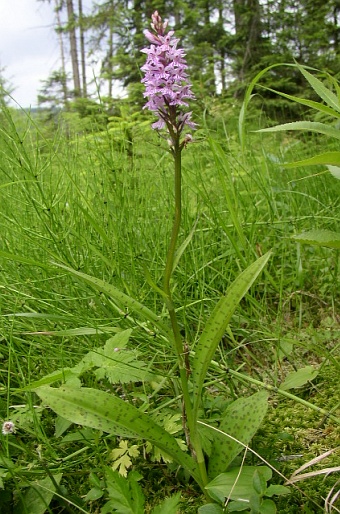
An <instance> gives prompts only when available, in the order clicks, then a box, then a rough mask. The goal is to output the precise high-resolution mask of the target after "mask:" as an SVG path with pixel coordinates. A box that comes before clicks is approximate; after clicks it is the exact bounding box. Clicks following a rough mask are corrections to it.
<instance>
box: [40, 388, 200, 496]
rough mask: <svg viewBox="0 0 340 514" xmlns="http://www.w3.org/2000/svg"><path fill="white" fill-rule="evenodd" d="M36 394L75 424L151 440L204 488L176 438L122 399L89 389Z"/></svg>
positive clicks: (57, 390) (45, 389)
mask: <svg viewBox="0 0 340 514" xmlns="http://www.w3.org/2000/svg"><path fill="white" fill-rule="evenodd" d="M35 392H36V393H37V395H38V396H39V397H40V398H41V400H42V401H43V402H44V403H45V404H46V405H48V406H49V407H50V408H51V409H52V410H54V412H56V413H57V414H58V415H59V416H62V417H63V418H65V419H67V420H69V421H72V423H77V424H79V425H84V426H87V427H91V428H95V429H97V430H102V431H103V432H108V433H112V434H116V435H120V436H122V437H134V438H136V439H145V440H147V441H150V443H152V444H153V445H154V446H157V447H158V448H160V449H161V450H163V451H164V452H166V453H167V454H168V455H171V457H172V458H173V460H174V461H176V462H177V463H178V464H180V465H181V466H183V467H184V468H185V469H186V470H187V471H188V472H189V473H190V475H191V476H192V477H193V478H194V479H195V480H196V482H197V483H198V484H199V485H200V486H201V487H203V484H202V482H201V480H200V475H199V472H198V467H197V464H196V462H195V461H194V460H193V458H192V457H190V455H188V454H187V453H185V452H183V451H182V450H181V449H180V447H179V446H178V443H177V441H176V439H175V438H174V437H173V436H172V435H170V434H169V433H168V432H166V431H165V430H164V429H163V428H162V427H160V426H159V425H157V423H155V422H154V421H153V420H152V419H151V418H150V417H149V416H148V415H147V414H144V413H143V412H140V411H139V410H138V409H137V408H136V407H134V406H133V405H131V404H129V403H128V402H126V401H124V400H122V399H121V398H118V397H116V396H114V395H113V394H110V393H106V392H104V391H100V390H97V389H91V388H86V387H59V388H52V387H39V388H38V389H36V390H35Z"/></svg>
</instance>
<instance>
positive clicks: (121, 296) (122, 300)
mask: <svg viewBox="0 0 340 514" xmlns="http://www.w3.org/2000/svg"><path fill="white" fill-rule="evenodd" d="M54 264H55V266H58V267H60V268H63V269H65V270H66V271H68V272H69V273H71V274H73V275H75V276H76V277H79V278H81V279H82V280H84V281H85V282H88V283H89V284H91V285H92V286H93V287H95V288H96V289H98V290H99V291H101V292H102V293H105V294H107V295H108V296H109V297H111V298H113V299H114V300H115V301H117V302H118V303H119V304H120V305H121V306H122V307H127V308H128V309H130V310H132V311H134V312H136V313H137V314H139V315H140V316H141V317H143V318H144V319H146V320H148V321H150V322H151V323H152V324H153V325H155V326H156V327H157V328H158V329H159V330H160V331H161V332H162V333H163V334H164V335H165V336H166V337H167V339H168V340H169V341H171V342H172V341H173V335H172V333H171V332H170V331H169V328H168V327H167V326H166V325H164V324H163V323H162V321H161V320H160V318H159V317H158V316H157V314H155V313H154V312H153V311H152V310H150V309H149V308H148V307H146V306H145V305H143V304H142V303H140V302H138V301H137V300H135V299H134V298H131V296H128V295H127V294H125V293H123V292H122V291H120V290H119V289H117V288H116V287H115V286H113V285H112V284H109V283H108V282H105V281H104V280H101V279H100V278H95V277H92V276H90V275H87V274H86V273H82V272H81V271H76V270H74V269H73V268H69V267H68V266H65V265H64V264H59V263H54Z"/></svg>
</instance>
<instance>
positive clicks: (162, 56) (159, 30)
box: [141, 11, 196, 144]
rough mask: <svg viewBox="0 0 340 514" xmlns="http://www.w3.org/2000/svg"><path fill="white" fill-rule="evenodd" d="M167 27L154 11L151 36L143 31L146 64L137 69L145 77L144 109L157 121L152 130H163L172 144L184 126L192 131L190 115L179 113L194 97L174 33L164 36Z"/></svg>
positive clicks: (189, 113) (181, 51) (183, 56)
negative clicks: (152, 114) (148, 44)
mask: <svg viewBox="0 0 340 514" xmlns="http://www.w3.org/2000/svg"><path fill="white" fill-rule="evenodd" d="M167 25H168V23H167V22H163V21H162V18H161V17H160V16H159V14H158V12H157V11H155V12H154V13H153V15H152V23H151V28H152V29H153V31H154V32H151V31H150V30H145V31H144V35H145V37H146V38H147V39H148V41H149V42H150V43H151V45H150V48H143V50H142V52H144V53H145V54H147V60H146V63H145V64H144V66H142V68H141V69H142V71H143V72H144V73H145V77H144V78H143V79H142V82H143V83H144V84H145V92H144V97H146V98H148V101H147V103H146V104H145V106H144V108H147V109H149V110H150V111H153V112H154V113H155V114H156V115H157V117H158V120H157V121H156V122H155V123H153V125H152V128H154V129H156V130H161V129H163V128H167V129H168V132H169V134H170V137H171V139H172V141H173V143H174V144H175V140H176V139H177V141H178V138H179V136H180V134H181V132H182V130H183V128H184V127H185V126H187V127H189V128H191V129H193V130H194V129H195V127H196V124H195V123H194V122H193V121H191V114H192V113H191V112H188V113H183V112H182V110H181V108H182V107H183V106H185V107H186V106H188V103H187V100H190V99H194V98H195V96H194V94H193V92H192V91H191V84H190V82H189V80H188V74H187V73H186V69H187V67H188V66H187V63H186V60H185V53H184V50H182V49H181V48H177V45H178V42H179V39H176V38H175V37H174V31H172V30H171V31H169V32H168V33H166V28H167Z"/></svg>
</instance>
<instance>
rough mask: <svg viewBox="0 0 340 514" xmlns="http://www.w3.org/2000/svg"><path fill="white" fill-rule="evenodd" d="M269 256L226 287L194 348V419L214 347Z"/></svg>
mask: <svg viewBox="0 0 340 514" xmlns="http://www.w3.org/2000/svg"><path fill="white" fill-rule="evenodd" d="M269 257H270V252H268V253H266V254H265V255H263V256H262V257H260V258H259V259H257V261H255V262H253V263H252V264H251V265H250V266H249V267H248V268H247V269H246V270H245V271H243V272H242V273H241V274H240V275H239V276H238V277H237V278H236V280H235V281H234V282H233V283H232V284H231V286H230V287H229V289H228V292H227V294H226V296H224V297H222V298H221V299H220V300H219V302H218V303H217V305H216V307H215V309H214V310H213V312H212V313H211V316H210V318H209V319H208V321H207V323H206V325H205V328H204V330H203V332H202V334H201V336H200V338H199V341H198V343H197V346H196V348H195V357H194V360H193V365H192V380H193V389H194V409H193V410H194V419H196V418H197V412H198V406H199V403H200V397H201V393H202V388H203V384H204V380H205V377H206V374H207V371H208V368H209V365H210V362H211V360H212V358H213V356H214V353H215V351H216V348H217V346H218V344H219V342H220V341H221V339H222V337H223V335H224V333H225V330H226V328H227V326H228V324H229V322H230V320H231V317H232V315H233V314H234V312H235V310H236V308H237V306H238V304H239V303H240V301H241V300H242V298H243V296H244V295H245V294H246V292H247V291H248V289H249V288H250V287H251V286H252V284H253V283H254V282H255V280H256V278H257V277H258V275H259V274H260V273H261V271H262V270H263V268H264V267H265V265H266V264H267V262H268V259H269Z"/></svg>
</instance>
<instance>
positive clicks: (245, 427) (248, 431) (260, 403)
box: [209, 391, 268, 477]
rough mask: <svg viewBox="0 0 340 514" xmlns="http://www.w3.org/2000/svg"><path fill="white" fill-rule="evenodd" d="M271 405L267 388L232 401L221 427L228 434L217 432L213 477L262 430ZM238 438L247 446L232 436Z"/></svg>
mask: <svg viewBox="0 0 340 514" xmlns="http://www.w3.org/2000/svg"><path fill="white" fill-rule="evenodd" d="M267 408H268V394H267V393H266V392H265V391H260V392H258V393H255V394H253V395H252V396H249V397H248V398H239V399H238V400H235V401H234V402H233V403H232V404H230V405H229V406H228V407H227V409H226V411H225V413H224V415H223V419H222V421H221V423H220V426H219V429H220V430H221V431H222V432H224V433H225V434H226V435H224V434H221V433H220V432H216V431H214V442H213V446H212V454H211V456H210V458H209V476H210V477H215V476H217V475H218V474H219V473H222V472H223V471H224V470H226V469H227V467H228V466H229V464H231V462H232V461H233V460H234V459H235V457H236V456H237V455H238V454H239V453H240V452H241V451H242V450H243V448H244V446H243V445H247V444H248V443H249V442H250V441H251V439H252V438H253V436H254V435H255V433H256V432H257V430H258V429H259V427H260V425H261V423H262V421H263V418H264V416H265V414H266V412H267ZM228 435H230V436H232V437H234V438H235V439H237V440H238V441H240V442H241V443H243V445H241V444H239V443H238V442H236V441H234V440H233V439H230V438H229V437H228Z"/></svg>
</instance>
